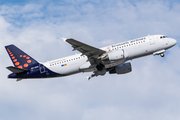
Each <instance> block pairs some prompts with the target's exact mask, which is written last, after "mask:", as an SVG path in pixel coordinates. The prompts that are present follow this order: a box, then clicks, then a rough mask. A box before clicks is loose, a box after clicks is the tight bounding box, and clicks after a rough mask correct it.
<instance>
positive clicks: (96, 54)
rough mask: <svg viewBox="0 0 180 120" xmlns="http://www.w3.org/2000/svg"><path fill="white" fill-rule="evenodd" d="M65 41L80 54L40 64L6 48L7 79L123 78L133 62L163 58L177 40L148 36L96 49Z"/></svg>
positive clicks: (26, 55)
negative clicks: (80, 75) (85, 74)
mask: <svg viewBox="0 0 180 120" xmlns="http://www.w3.org/2000/svg"><path fill="white" fill-rule="evenodd" d="M63 40H64V41H66V42H68V43H69V44H71V45H72V47H73V48H74V49H73V51H74V50H78V51H79V52H81V53H80V54H76V55H72V56H68V57H64V58H60V59H57V60H52V61H49V62H45V63H41V62H38V61H36V60H35V59H33V58H32V57H31V56H29V55H28V54H26V53H25V52H23V51H22V50H20V49H19V48H17V47H16V46H15V45H8V46H5V48H6V50H7V52H8V54H9V56H10V58H11V60H12V62H13V64H14V66H9V67H7V69H8V70H10V71H11V72H13V73H11V74H10V75H9V76H8V78H17V81H19V80H21V79H27V78H51V77H62V76H68V75H72V74H75V73H79V72H93V74H92V75H91V76H90V77H88V80H89V79H90V78H92V77H94V76H98V75H105V74H106V72H109V73H110V74H125V73H128V72H131V71H132V69H131V63H130V62H127V61H128V60H132V59H135V58H139V57H143V56H147V55H150V54H153V55H160V56H161V57H164V53H165V51H166V50H167V49H169V48H171V47H173V46H174V45H175V44H176V40H175V39H172V38H168V37H167V36H164V35H148V36H146V37H141V38H137V39H133V40H130V41H127V42H122V43H118V44H114V45H110V46H107V47H103V48H100V49H99V48H96V47H92V46H90V45H87V44H85V43H82V42H79V41H77V40H74V39H65V38H63Z"/></svg>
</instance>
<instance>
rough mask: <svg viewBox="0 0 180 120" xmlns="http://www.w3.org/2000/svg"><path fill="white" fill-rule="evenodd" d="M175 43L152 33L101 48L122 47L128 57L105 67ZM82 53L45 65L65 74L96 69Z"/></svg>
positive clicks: (114, 49) (109, 49)
mask: <svg viewBox="0 0 180 120" xmlns="http://www.w3.org/2000/svg"><path fill="white" fill-rule="evenodd" d="M163 37H164V38H163ZM175 44H176V40H174V39H172V38H167V37H165V36H163V35H151V36H146V37H141V38H137V39H134V40H130V41H126V42H122V43H118V44H114V45H110V46H107V47H103V48H100V49H102V50H104V51H106V52H107V53H108V52H112V51H117V50H121V49H122V50H123V51H124V54H125V58H126V59H123V60H113V61H111V60H108V61H104V63H103V64H104V65H105V68H110V67H113V66H117V65H119V64H122V63H124V62H126V61H128V60H132V59H135V58H139V57H143V56H146V55H150V54H153V53H156V52H158V51H161V50H166V49H168V48H170V47H172V46H174V45H175ZM81 55H82V54H76V55H72V56H68V57H64V58H60V59H57V60H53V61H49V62H46V63H43V65H44V66H46V67H47V68H48V69H50V70H51V71H53V72H55V73H58V74H61V75H63V76H65V75H70V74H74V73H78V72H90V71H95V70H96V66H95V65H94V66H93V65H91V64H90V62H89V61H88V58H87V57H86V56H85V55H82V56H81Z"/></svg>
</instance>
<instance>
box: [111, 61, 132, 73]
mask: <svg viewBox="0 0 180 120" xmlns="http://www.w3.org/2000/svg"><path fill="white" fill-rule="evenodd" d="M131 71H132V68H131V63H130V62H127V63H123V64H120V65H117V66H115V67H114V69H112V70H111V71H109V73H110V74H115V73H117V74H126V73H129V72H131Z"/></svg>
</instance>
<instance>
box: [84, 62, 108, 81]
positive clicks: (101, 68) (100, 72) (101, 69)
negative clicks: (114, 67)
mask: <svg viewBox="0 0 180 120" xmlns="http://www.w3.org/2000/svg"><path fill="white" fill-rule="evenodd" d="M96 69H97V71H94V72H93V74H92V75H91V76H90V77H87V79H88V80H90V79H91V78H92V77H94V76H98V75H101V76H103V75H105V74H106V68H105V66H104V65H103V64H102V63H100V64H98V65H97V66H96Z"/></svg>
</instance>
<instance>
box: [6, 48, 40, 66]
mask: <svg viewBox="0 0 180 120" xmlns="http://www.w3.org/2000/svg"><path fill="white" fill-rule="evenodd" d="M5 48H6V50H7V52H8V54H9V57H10V58H11V60H12V62H13V64H14V66H15V67H17V68H21V69H28V68H30V67H32V66H34V65H37V64H38V62H37V61H36V60H34V59H33V58H32V57H30V56H29V55H28V54H26V53H25V52H23V51H22V50H20V49H19V48H17V47H16V46H15V45H8V46H5Z"/></svg>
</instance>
